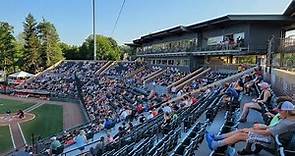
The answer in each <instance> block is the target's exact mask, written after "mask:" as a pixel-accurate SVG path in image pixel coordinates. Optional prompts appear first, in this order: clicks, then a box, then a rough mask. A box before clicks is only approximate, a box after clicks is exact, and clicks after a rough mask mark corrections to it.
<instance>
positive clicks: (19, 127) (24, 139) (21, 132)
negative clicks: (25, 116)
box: [17, 123, 27, 145]
mask: <svg viewBox="0 0 295 156" xmlns="http://www.w3.org/2000/svg"><path fill="white" fill-rule="evenodd" d="M17 126H18V129H19V130H20V134H21V135H22V138H23V141H24V143H25V145H27V140H26V138H25V136H24V133H23V130H22V128H21V126H20V125H19V123H17Z"/></svg>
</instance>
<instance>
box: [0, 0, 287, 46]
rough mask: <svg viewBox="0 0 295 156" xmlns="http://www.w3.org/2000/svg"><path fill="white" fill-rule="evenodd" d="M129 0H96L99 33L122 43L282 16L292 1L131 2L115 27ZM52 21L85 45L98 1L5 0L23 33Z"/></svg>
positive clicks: (4, 10) (0, 8) (71, 40)
mask: <svg viewBox="0 0 295 156" xmlns="http://www.w3.org/2000/svg"><path fill="white" fill-rule="evenodd" d="M122 2H123V0H96V33H97V34H103V35H106V36H111V37H113V38H114V39H115V40H117V42H118V43H119V44H123V43H129V42H132V40H133V39H136V38H139V37H140V36H142V35H145V34H149V33H152V32H156V31H159V30H162V29H165V28H169V27H173V26H176V25H189V24H192V23H198V22H200V21H205V20H209V19H213V18H216V17H220V16H223V15H227V14H255V13H259V14H281V13H283V12H284V10H285V9H286V8H287V6H288V5H289V3H290V2H291V0H126V3H125V6H124V8H123V11H122V14H121V17H120V19H119V21H118V24H117V28H116V30H115V32H114V34H113V35H112V30H113V27H114V24H115V21H116V18H117V16H118V13H119V10H120V7H121V5H122ZM29 13H31V14H32V15H33V16H34V17H35V18H36V20H37V21H40V20H41V19H42V17H43V18H45V19H47V20H49V21H50V22H52V23H53V24H54V25H55V27H56V29H57V31H58V33H59V35H60V38H61V41H63V42H65V43H68V44H72V45H81V44H82V43H83V41H84V40H85V39H86V38H87V36H89V35H90V34H91V33H92V0H2V2H1V5H0V21H5V22H8V23H9V24H11V25H12V26H13V27H14V34H15V36H17V35H18V34H19V33H20V32H22V31H23V22H24V20H25V17H26V16H27V15H28V14H29Z"/></svg>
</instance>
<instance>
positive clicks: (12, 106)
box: [0, 99, 34, 114]
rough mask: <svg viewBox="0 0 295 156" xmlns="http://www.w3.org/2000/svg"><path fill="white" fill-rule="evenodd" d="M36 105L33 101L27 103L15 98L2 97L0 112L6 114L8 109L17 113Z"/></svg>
mask: <svg viewBox="0 0 295 156" xmlns="http://www.w3.org/2000/svg"><path fill="white" fill-rule="evenodd" d="M32 105H34V104H33V103H25V102H20V101H15V100H6V99H0V114H4V113H5V112H6V111H7V110H10V111H11V112H13V113H15V112H17V111H18V110H20V109H21V110H24V109H26V108H29V107H30V106H32Z"/></svg>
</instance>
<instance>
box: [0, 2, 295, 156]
mask: <svg viewBox="0 0 295 156" xmlns="http://www.w3.org/2000/svg"><path fill="white" fill-rule="evenodd" d="M90 1H91V6H92V8H91V9H92V10H91V11H92V13H93V14H92V25H93V26H92V31H93V32H92V33H93V34H91V35H89V36H88V38H87V39H86V40H85V41H84V43H83V44H82V45H81V46H75V45H68V44H66V43H63V42H61V41H60V39H59V35H58V33H57V30H56V27H55V26H54V24H52V23H51V22H50V21H49V20H47V19H45V18H44V17H43V16H42V20H40V21H37V20H36V19H35V18H34V17H33V15H32V14H31V13H29V15H28V16H27V17H26V18H25V21H24V22H23V32H22V33H21V35H19V36H16V35H15V32H14V31H17V29H14V27H13V26H11V25H10V24H9V23H7V22H1V21H5V20H2V18H0V155H3V156H35V155H36V156H39V155H40V156H50V155H56V156H59V155H60V156H78V155H86V156H206V155H209V156H237V155H252V156H256V155H263V156H294V155H295V59H294V58H295V37H294V36H295V35H294V33H295V31H294V30H295V0H291V1H288V5H287V6H284V9H283V10H281V13H272V14H247V13H245V14H244V13H243V14H242V13H240V14H231V13H229V14H226V15H219V17H217V18H213V19H212V18H211V19H206V20H204V21H201V22H195V23H193V24H188V25H183V24H178V25H176V26H173V27H169V28H165V29H161V30H157V31H154V32H149V33H148V34H143V33H141V35H140V36H137V37H136V39H133V40H131V41H130V42H128V43H127V42H125V43H124V44H122V45H119V43H117V42H116V40H115V39H113V38H112V37H108V36H104V35H98V34H97V33H96V29H95V28H96V26H95V24H96V22H95V19H96V18H95V17H96V14H97V13H96V7H95V6H96V5H95V3H98V4H100V3H99V1H98V0H97V1H96V0H90ZM126 1H127V0H126ZM126 1H125V0H123V3H122V4H120V7H121V8H120V10H119V14H118V16H117V18H116V22H115V26H114V29H113V32H112V33H114V32H115V29H116V27H117V24H120V22H121V23H124V22H123V21H120V20H119V19H120V17H121V14H122V16H123V15H124V11H126V9H127V8H126V7H127V6H128V5H127V4H129V6H130V3H133V2H131V1H129V2H128V1H127V2H126ZM116 2H117V1H116ZM118 2H119V1H118ZM118 2H117V3H118ZM249 2H250V1H249ZM249 2H248V3H249ZM3 3H6V2H3ZM120 3H121V2H120ZM125 3H126V4H125ZM178 3H179V4H181V3H182V2H178ZM9 5H10V4H8V2H7V6H9ZM166 5H170V4H168V3H167V4H166ZM48 7H49V6H48ZM81 7H82V6H81ZM124 7H125V8H124ZM147 7H148V6H147ZM253 7H255V6H253ZM0 8H1V6H0ZM29 8H30V7H29ZM97 8H98V9H99V7H97ZM100 9H102V8H100ZM123 9H125V10H123ZM129 9H130V8H129ZM32 10H34V9H32ZM15 11H16V12H17V11H18V10H15ZM39 11H41V10H40V8H39ZM42 11H43V10H42ZM44 11H45V10H44ZM178 11H181V10H178ZM211 11H214V10H211ZM0 12H1V11H0ZM32 12H34V11H32ZM97 15H98V14H97ZM44 16H45V15H44ZM98 16H100V15H98ZM134 16H138V15H134ZM200 16H202V14H200ZM45 17H46V16H45ZM204 17H205V16H204ZM56 18H58V17H56ZM87 18H88V17H87ZM130 18H131V17H130ZM183 18H186V17H183ZM4 19H5V18H4ZM49 19H51V18H49ZM167 20H168V19H167ZM162 21H165V19H162ZM146 24H147V23H146ZM147 25H148V26H150V24H147ZM118 26H120V25H118ZM89 27H90V26H89ZM90 28H91V27H90ZM140 29H141V28H136V29H134V31H136V30H138V31H139V32H141V30H140ZM71 35H72V36H75V34H71ZM125 35H126V34H125ZM127 35H128V34H127Z"/></svg>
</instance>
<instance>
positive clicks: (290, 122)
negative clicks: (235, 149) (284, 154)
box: [206, 101, 295, 150]
mask: <svg viewBox="0 0 295 156" xmlns="http://www.w3.org/2000/svg"><path fill="white" fill-rule="evenodd" d="M279 112H280V117H281V120H280V121H279V122H278V123H277V124H275V125H274V126H271V127H270V126H267V127H265V128H259V129H256V128H244V129H240V130H237V131H233V132H230V133H226V134H221V135H217V136H215V135H214V134H212V133H209V132H206V141H207V143H208V146H209V148H210V149H211V150H216V149H217V148H218V147H222V146H226V145H232V144H235V143H238V142H240V141H250V142H262V143H264V144H267V145H270V146H273V144H274V139H273V138H274V137H275V136H276V135H280V134H284V133H287V132H291V131H294V129H295V107H294V104H293V103H291V102H289V101H285V102H283V103H282V105H281V108H280V110H279Z"/></svg>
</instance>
